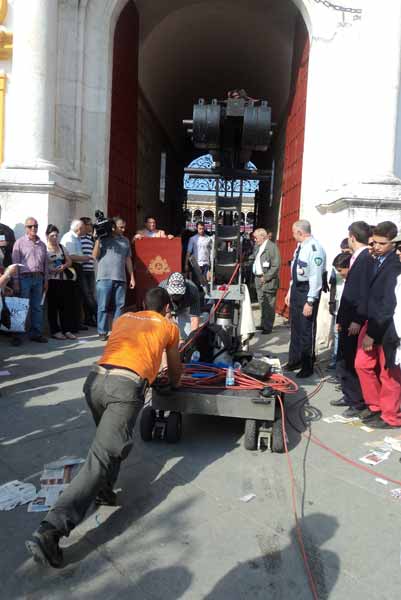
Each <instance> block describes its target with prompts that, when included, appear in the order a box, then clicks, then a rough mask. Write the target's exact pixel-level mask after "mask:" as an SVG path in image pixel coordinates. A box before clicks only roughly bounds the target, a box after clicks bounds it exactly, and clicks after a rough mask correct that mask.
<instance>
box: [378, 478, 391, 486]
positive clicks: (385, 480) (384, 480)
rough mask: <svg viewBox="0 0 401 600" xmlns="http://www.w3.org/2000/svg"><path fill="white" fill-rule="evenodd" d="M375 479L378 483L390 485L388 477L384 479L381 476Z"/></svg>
mask: <svg viewBox="0 0 401 600" xmlns="http://www.w3.org/2000/svg"><path fill="white" fill-rule="evenodd" d="M375 481H377V483H381V484H382V485H388V481H387V479H382V478H381V477H376V478H375Z"/></svg>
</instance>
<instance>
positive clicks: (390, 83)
mask: <svg viewBox="0 0 401 600" xmlns="http://www.w3.org/2000/svg"><path fill="white" fill-rule="evenodd" d="M361 4H362V5H363V15H362V23H361V39H360V42H361V44H360V58H361V75H362V87H361V91H362V93H361V95H360V117H361V119H360V131H359V136H360V146H359V147H360V163H359V169H358V170H359V173H360V180H361V181H363V182H364V183H370V182H371V183H381V182H383V183H392V182H393V181H394V182H396V181H397V178H395V175H394V168H395V158H396V144H397V112H398V98H399V92H400V65H401V2H400V1H399V0H386V2H377V0H366V2H363V3H361ZM398 182H399V180H398Z"/></svg>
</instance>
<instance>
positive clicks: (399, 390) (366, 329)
mask: <svg viewBox="0 0 401 600" xmlns="http://www.w3.org/2000/svg"><path fill="white" fill-rule="evenodd" d="M396 236H397V227H396V225H395V224H394V223H392V222H391V221H384V222H383V223H379V224H378V225H377V226H376V227H375V228H374V230H373V243H374V250H375V252H374V254H375V260H374V265H373V273H372V277H371V282H370V286H369V290H368V297H367V321H366V323H365V325H364V326H363V327H362V328H361V331H360V334H359V338H358V350H357V354H356V360H355V369H356V372H357V373H358V377H359V381H360V383H361V388H362V392H363V397H364V400H365V403H366V404H367V407H368V411H366V414H365V415H364V418H363V421H364V422H366V423H367V424H368V425H369V427H373V428H375V429H392V428H395V427H401V412H400V403H401V370H400V369H399V367H395V368H394V367H390V368H386V359H385V354H384V350H383V336H384V335H385V333H386V331H387V329H388V328H389V327H390V326H391V324H392V321H393V315H394V309H395V306H396V299H395V293H394V290H395V284H396V280H397V277H398V275H399V274H400V273H401V264H400V261H399V258H398V256H397V255H396V253H395V248H394V242H393V240H394V238H396Z"/></svg>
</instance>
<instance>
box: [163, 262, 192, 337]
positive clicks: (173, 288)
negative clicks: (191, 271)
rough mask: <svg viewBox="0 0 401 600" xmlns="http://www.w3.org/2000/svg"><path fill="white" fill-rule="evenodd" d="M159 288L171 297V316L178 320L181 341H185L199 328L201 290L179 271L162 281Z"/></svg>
mask: <svg viewBox="0 0 401 600" xmlns="http://www.w3.org/2000/svg"><path fill="white" fill-rule="evenodd" d="M159 286H160V287H161V288H164V289H165V290H167V292H168V294H169V296H170V300H171V305H170V306H171V315H172V316H173V317H175V318H176V320H177V323H178V327H179V329H180V334H181V339H182V340H184V339H185V338H186V337H187V336H188V335H189V333H190V332H191V331H195V329H198V327H199V321H200V314H201V310H200V306H201V301H200V293H199V290H198V288H197V286H196V285H195V284H194V282H193V281H190V280H189V279H185V278H184V276H183V275H182V274H181V273H178V272H177V271H175V272H174V273H171V275H170V276H169V277H168V278H167V279H165V280H164V281H161V282H160V283H159Z"/></svg>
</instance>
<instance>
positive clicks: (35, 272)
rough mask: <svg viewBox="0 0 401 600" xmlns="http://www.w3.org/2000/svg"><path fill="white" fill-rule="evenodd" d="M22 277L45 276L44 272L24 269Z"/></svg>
mask: <svg viewBox="0 0 401 600" xmlns="http://www.w3.org/2000/svg"><path fill="white" fill-rule="evenodd" d="M19 276H20V277H43V273H40V272H39V271H32V272H31V271H24V273H20V275H19Z"/></svg>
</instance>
